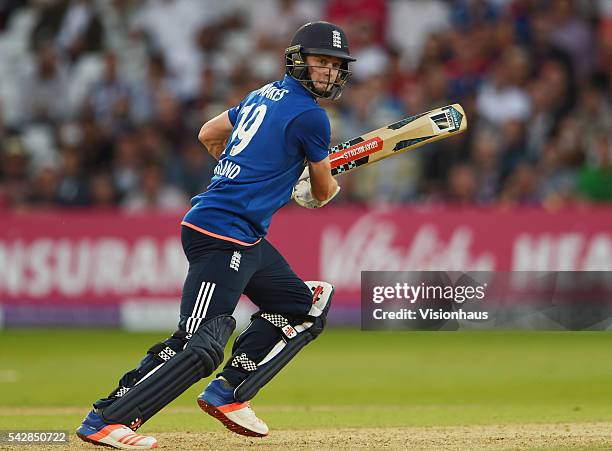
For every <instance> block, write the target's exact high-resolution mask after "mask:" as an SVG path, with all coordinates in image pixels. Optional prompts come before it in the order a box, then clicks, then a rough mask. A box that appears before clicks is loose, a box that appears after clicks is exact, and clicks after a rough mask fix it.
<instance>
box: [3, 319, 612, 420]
mask: <svg viewBox="0 0 612 451" xmlns="http://www.w3.org/2000/svg"><path fill="white" fill-rule="evenodd" d="M159 338H161V337H160V336H159V335H158V334H130V333H126V332H120V331H112V330H108V331H106V330H99V331H81V330H74V331H57V330H9V331H4V332H2V333H0V343H1V345H0V393H1V396H0V429H2V428H17V427H19V428H26V427H30V428H53V429H71V430H72V429H73V428H74V427H75V425H77V424H78V423H79V422H80V420H81V418H82V416H83V415H84V414H85V413H86V411H87V410H88V405H89V404H90V403H91V402H92V401H93V400H94V399H96V398H97V397H99V396H100V395H105V394H106V393H108V392H109V391H110V390H111V389H112V388H114V386H115V384H116V382H117V379H118V377H119V376H120V375H121V374H122V372H123V371H124V370H127V369H129V368H130V367H132V366H134V365H135V364H136V363H137V362H138V360H139V359H140V358H141V356H142V352H143V350H146V349H147V348H148V347H149V346H150V345H151V344H152V343H154V342H156V341H157V340H158V339H159ZM610 349H612V334H611V333H605V332H495V331H479V332H477V331H470V332H360V331H355V330H329V331H326V332H325V333H324V334H323V335H322V336H321V338H319V339H318V340H317V341H315V342H314V343H313V344H311V345H309V346H308V347H307V348H305V349H304V350H303V352H302V353H301V354H300V355H299V356H298V358H296V359H295V360H294V361H292V362H291V363H290V365H289V366H288V367H287V368H285V370H283V372H282V373H281V374H280V375H279V376H278V377H277V378H275V379H274V380H273V381H272V382H271V383H270V384H269V385H268V386H267V387H266V388H265V389H264V390H262V392H261V393H260V394H259V396H258V397H257V398H256V399H255V401H254V402H253V406H254V407H255V409H256V411H259V412H260V415H261V416H262V417H263V418H264V419H265V420H266V421H267V422H268V423H269V424H271V425H274V427H275V428H277V429H280V428H295V429H299V428H333V427H340V426H344V427H366V426H367V427H374V426H384V427H393V426H423V425H468V424H487V423H520V422H586V421H612V383H611V379H612V359H610ZM204 386H205V381H203V382H202V383H198V384H196V385H195V386H194V387H192V388H191V389H190V390H188V391H187V392H186V393H185V394H183V396H181V397H180V398H179V399H177V400H176V401H175V402H174V403H172V404H171V408H170V409H169V410H167V411H163V412H161V413H160V414H159V415H158V416H156V417H155V418H153V419H152V420H151V421H150V422H149V425H150V427H151V429H155V430H158V431H164V430H185V429H188V430H196V431H199V430H217V429H218V425H217V424H216V423H214V422H213V421H212V420H210V419H208V418H206V417H204V415H203V414H202V413H201V412H200V411H199V409H198V408H197V405H196V404H195V401H194V399H195V397H196V396H197V395H198V394H199V392H200V391H201V389H202V388H203V387H204ZM32 408H37V409H32ZM38 408H40V409H38Z"/></svg>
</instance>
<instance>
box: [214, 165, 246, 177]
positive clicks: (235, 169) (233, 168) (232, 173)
mask: <svg viewBox="0 0 612 451" xmlns="http://www.w3.org/2000/svg"><path fill="white" fill-rule="evenodd" d="M214 172H215V175H218V176H219V177H227V178H228V179H232V180H233V179H235V178H236V177H237V176H238V174H240V166H238V165H237V164H236V163H232V162H231V161H229V160H221V161H219V163H217V166H215V170H214Z"/></svg>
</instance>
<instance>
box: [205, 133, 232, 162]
mask: <svg viewBox="0 0 612 451" xmlns="http://www.w3.org/2000/svg"><path fill="white" fill-rule="evenodd" d="M200 142H201V143H202V144H203V145H204V147H206V151H207V152H208V153H209V154H210V155H211V156H212V157H213V158H214V159H215V160H218V159H219V157H220V156H221V154H222V153H223V150H225V146H227V138H225V139H217V140H213V139H205V140H202V139H200Z"/></svg>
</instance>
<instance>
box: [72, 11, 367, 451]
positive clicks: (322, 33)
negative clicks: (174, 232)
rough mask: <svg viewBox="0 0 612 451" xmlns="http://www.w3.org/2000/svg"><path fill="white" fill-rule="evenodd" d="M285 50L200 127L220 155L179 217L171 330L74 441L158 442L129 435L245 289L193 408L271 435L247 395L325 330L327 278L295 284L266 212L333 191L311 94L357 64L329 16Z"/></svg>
mask: <svg viewBox="0 0 612 451" xmlns="http://www.w3.org/2000/svg"><path fill="white" fill-rule="evenodd" d="M285 58H286V75H285V77H284V78H283V79H282V80H280V81H275V82H273V83H270V84H267V85H265V86H263V87H262V88H260V89H258V90H256V91H253V92H251V93H250V94H248V95H247V96H246V97H245V98H244V100H243V101H242V102H241V103H240V104H239V105H237V106H235V107H233V108H231V109H229V110H227V111H225V112H223V113H222V114H220V115H219V116H217V117H215V118H213V119H211V120H210V121H208V122H206V123H205V124H204V125H203V126H202V128H201V130H200V132H199V134H198V139H199V140H200V142H201V143H202V144H203V145H204V146H205V147H206V149H207V151H208V152H209V153H210V154H211V155H212V156H213V157H214V158H215V159H217V160H219V162H218V164H217V166H216V168H215V171H214V176H213V178H212V180H211V183H210V185H209V186H208V189H207V191H206V192H204V193H202V194H199V195H197V196H196V197H194V198H193V199H192V201H191V204H192V208H191V210H189V212H188V213H187V214H186V215H185V218H184V220H183V221H182V223H181V224H182V225H181V241H182V245H183V249H184V251H185V255H186V257H187V260H188V262H189V270H188V273H187V277H186V280H185V284H184V286H183V292H182V297H181V309H180V320H179V324H178V330H177V331H176V332H174V333H173V334H172V336H171V337H169V338H168V339H167V340H165V341H164V342H161V343H156V344H154V345H153V346H151V348H150V349H149V350H148V351H147V355H146V356H145V357H144V358H143V360H142V361H141V362H140V364H139V365H138V367H137V368H135V369H133V370H132V371H129V372H127V373H126V374H125V375H124V376H123V377H122V378H121V379H120V381H119V386H118V387H117V388H116V389H115V390H113V391H112V392H111V393H110V394H109V395H108V396H107V397H105V398H102V399H100V400H98V401H96V402H95V403H94V404H93V409H92V410H91V411H90V412H89V414H88V415H87V416H86V417H85V419H84V421H83V423H82V424H81V426H80V427H79V428H78V429H77V435H78V436H79V437H80V438H81V439H83V440H85V441H88V442H92V443H94V444H98V445H107V446H108V445H110V446H112V447H115V448H121V449H149V448H156V447H157V441H156V439H155V438H153V437H149V436H144V435H139V434H136V433H135V431H136V430H137V429H138V427H139V426H140V425H142V424H143V423H144V422H145V421H147V420H148V419H150V418H151V417H152V416H153V415H155V414H156V413H157V412H159V411H160V410H161V409H162V408H163V407H164V406H166V405H167V404H169V403H170V402H171V401H172V400H174V399H175V398H177V397H178V396H179V395H180V394H181V393H183V392H184V391H185V390H186V389H188V388H189V387H190V386H191V385H193V384H195V383H196V382H198V381H200V380H201V379H202V378H205V377H207V376H210V375H211V374H213V372H214V371H215V369H216V368H217V367H218V366H219V365H220V364H221V363H222V361H223V357H224V356H223V350H224V348H225V345H226V343H227V341H228V340H229V338H230V336H231V334H232V333H233V331H234V329H235V326H236V323H235V320H234V318H233V317H232V316H231V315H232V313H233V312H234V309H235V308H236V305H237V303H238V300H239V298H240V296H241V295H242V294H243V293H244V294H245V295H246V296H248V297H249V298H250V299H251V301H252V302H253V303H254V304H255V305H256V306H257V307H258V308H259V311H258V312H257V313H255V314H254V315H253V316H252V317H251V323H250V324H249V326H248V327H247V328H246V329H245V330H244V331H243V332H242V333H241V334H240V335H239V336H238V337H237V338H236V341H235V342H234V344H233V347H232V355H231V356H230V357H229V359H228V360H227V362H226V364H225V366H224V367H223V369H222V370H221V371H220V372H219V373H218V374H217V375H216V378H215V379H213V380H212V381H211V382H210V383H209V384H208V386H207V387H206V389H205V390H204V392H203V393H202V394H201V395H200V396H199V397H198V404H199V405H200V407H201V408H202V409H203V410H204V411H205V412H207V413H208V414H209V415H211V416H213V417H215V418H216V419H218V420H219V421H221V422H222V423H223V424H224V425H225V426H226V427H227V428H228V429H230V430H231V431H233V432H236V433H238V434H242V435H247V436H254V437H264V436H266V435H267V434H268V426H267V425H266V424H265V423H264V422H263V421H262V420H260V419H259V418H258V417H257V416H256V415H255V412H254V411H253V410H252V408H251V407H250V405H249V400H251V399H252V398H253V397H254V396H255V395H256V394H257V392H258V391H259V390H260V389H261V388H262V387H263V386H264V385H265V384H266V383H267V382H269V381H270V380H271V379H272V378H273V377H274V376H275V375H276V374H277V373H278V372H279V371H280V370H281V369H282V368H283V367H284V366H285V365H286V364H287V363H288V362H289V361H290V360H291V359H292V358H293V357H295V355H296V354H297V353H298V352H299V351H300V349H302V348H303V347H304V346H305V345H306V344H308V343H309V342H310V341H312V340H314V339H315V338H316V337H317V336H318V335H319V334H320V333H321V332H322V330H323V328H324V326H325V321H326V316H327V313H328V310H329V307H330V303H331V298H332V295H333V286H332V285H330V284H329V283H326V282H319V281H307V282H304V281H302V280H301V279H300V278H299V277H298V276H297V275H296V274H295V273H294V272H293V270H292V269H291V268H290V266H289V264H288V263H287V262H286V261H285V259H284V258H283V256H282V255H281V254H280V253H279V252H278V251H277V250H276V249H275V248H274V247H273V246H272V244H270V243H269V242H268V241H267V240H266V239H265V236H266V233H267V232H268V227H269V225H270V221H271V218H272V215H273V214H274V213H275V212H276V211H277V210H278V209H280V208H281V207H282V206H283V205H285V204H286V203H287V202H288V201H289V200H290V199H291V198H293V199H294V200H295V201H296V202H297V203H298V204H299V205H301V206H303V207H306V208H317V207H322V206H324V205H325V204H327V203H328V202H329V201H330V200H332V199H333V198H334V196H336V195H337V194H338V191H339V190H340V187H339V186H338V184H337V183H336V180H335V179H334V178H332V176H331V168H330V161H329V158H328V149H329V145H330V125H329V119H328V117H327V115H326V113H325V111H324V110H323V108H321V106H319V104H318V99H319V98H326V99H332V100H334V99H337V98H339V97H340V94H341V93H342V89H343V88H344V86H345V84H346V82H347V80H348V78H349V76H350V71H349V63H350V62H352V61H355V59H354V58H352V57H351V56H350V52H349V46H348V42H347V38H346V34H345V33H344V31H343V30H342V29H340V28H339V27H337V26H335V25H333V24H331V23H328V22H311V23H307V24H306V25H304V26H302V27H301V28H300V29H299V30H298V31H297V32H296V33H295V36H294V37H293V39H292V41H291V45H290V47H288V48H287V49H286V50H285ZM305 166H306V167H305Z"/></svg>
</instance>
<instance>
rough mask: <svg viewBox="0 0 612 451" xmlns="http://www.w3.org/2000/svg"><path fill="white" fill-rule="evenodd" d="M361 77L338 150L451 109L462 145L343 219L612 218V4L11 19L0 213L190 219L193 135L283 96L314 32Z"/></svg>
mask: <svg viewBox="0 0 612 451" xmlns="http://www.w3.org/2000/svg"><path fill="white" fill-rule="evenodd" d="M320 19H323V20H328V21H331V22H334V23H336V24H338V25H340V26H342V27H343V28H344V29H345V30H346V31H347V33H348V35H349V41H350V45H351V52H352V53H353V55H354V56H356V57H357V58H358V61H357V63H355V64H354V65H352V70H353V76H352V78H351V80H350V82H349V85H348V87H347V88H346V89H345V93H344V94H343V96H342V98H341V100H340V101H339V102H334V103H331V102H322V104H323V106H324V107H325V108H326V109H327V111H328V113H329V116H330V120H331V123H332V135H333V136H332V141H333V143H332V144H334V143H338V142H341V141H344V140H347V139H350V138H352V137H354V136H358V135H361V134H362V133H364V132H367V131H370V130H373V129H376V128H378V127H381V126H382V125H385V124H388V123H391V122H394V121H396V120H399V119H401V118H403V117H406V116H409V115H413V114H418V113H421V112H424V111H427V110H429V109H432V108H435V107H439V106H443V105H447V104H450V103H460V104H461V105H463V107H464V108H465V110H466V113H467V116H468V118H469V130H468V132H467V133H465V134H463V135H461V136H458V137H454V138H452V139H447V140H443V141H440V142H438V143H434V144H431V145H429V146H427V147H425V148H422V149H420V150H418V151H415V152H408V153H405V154H402V155H400V156H396V157H394V158H392V159H389V160H385V161H384V162H381V163H379V164H377V165H373V166H370V167H368V168H367V169H366V170H362V171H355V172H354V173H352V174H347V175H344V176H342V178H341V179H340V180H339V181H340V183H341V185H342V187H343V190H342V191H341V195H340V200H339V202H359V203H421V204H422V203H426V204H427V203H440V204H443V203H444V204H445V203H450V204H528V205H543V206H545V207H547V208H553V209H554V208H557V207H559V206H562V205H567V204H573V203H585V202H593V203H599V202H610V201H612V164H611V163H612V0H582V1H581V0H575V1H571V0H489V1H487V0H456V1H441V0H390V1H385V0H329V1H318V0H302V1H299V0H295V1H292V0H258V1H251V0H224V1H222V2H221V1H217V0H31V1H25V0H5V1H1V2H0V210H5V211H6V210H7V209H12V210H18V209H28V208H30V209H39V208H48V207H55V206H71V207H86V206H95V207H98V208H117V207H120V208H123V209H126V210H129V211H139V210H143V209H151V208H153V209H184V208H186V207H187V206H188V203H189V199H190V197H191V196H193V195H195V194H197V193H199V192H201V191H203V190H205V188H206V185H207V184H208V182H209V180H210V177H211V175H212V171H213V168H214V165H215V163H216V162H215V161H214V160H212V158H210V157H209V156H208V155H207V153H206V152H205V149H204V148H203V147H202V146H201V145H200V144H199V143H198V141H197V133H198V130H199V128H200V127H201V125H202V124H203V123H204V122H205V121H206V120H208V119H210V118H211V117H213V116H215V115H216V114H218V113H220V112H222V111H223V110H225V109H227V108H229V107H231V106H234V105H236V104H237V103H239V102H240V100H241V99H242V97H243V96H244V95H245V94H246V93H248V92H249V91H251V90H253V89H257V88H259V87H260V86H262V85H263V84H265V83H267V82H269V81H271V80H274V79H279V78H281V77H282V75H283V72H284V53H283V50H284V48H285V47H286V46H287V45H288V43H289V41H290V39H291V36H292V34H293V32H294V31H295V30H296V29H297V28H298V27H299V26H300V25H302V24H303V23H305V22H308V21H310V20H320Z"/></svg>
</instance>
